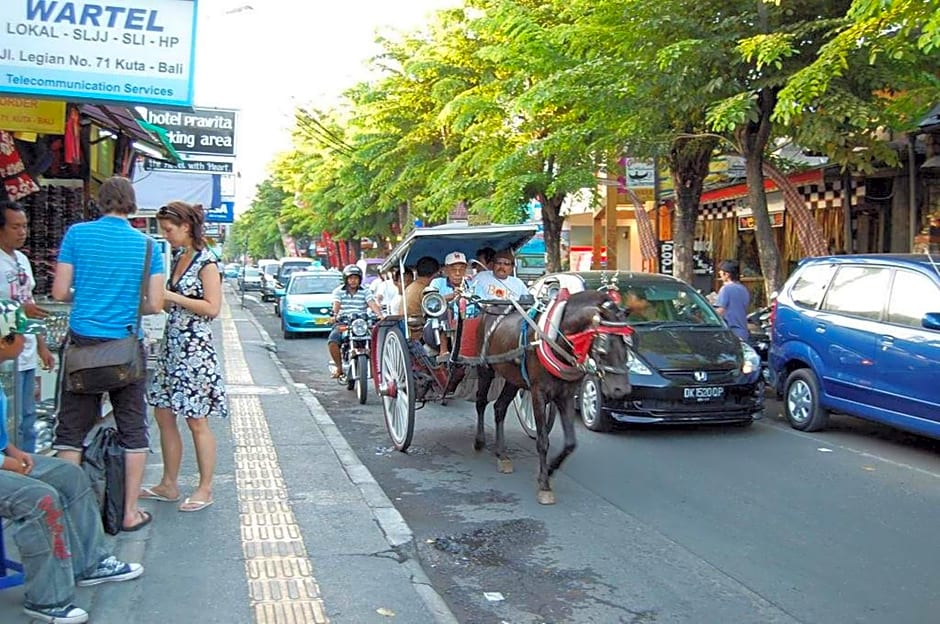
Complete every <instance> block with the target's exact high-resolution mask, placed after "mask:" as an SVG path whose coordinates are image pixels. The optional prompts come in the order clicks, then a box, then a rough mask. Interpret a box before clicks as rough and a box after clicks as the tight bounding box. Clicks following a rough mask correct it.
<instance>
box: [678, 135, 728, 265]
mask: <svg viewBox="0 0 940 624" xmlns="http://www.w3.org/2000/svg"><path fill="white" fill-rule="evenodd" d="M717 144H718V140H717V139H715V138H712V137H693V138H682V139H677V140H676V141H674V142H673V144H672V149H670V151H669V169H670V171H671V172H672V184H673V187H674V188H675V193H676V214H675V218H674V219H673V221H672V239H673V245H674V252H675V256H674V258H673V260H674V263H675V264H674V269H673V275H675V276H676V277H678V278H679V279H681V280H684V281H686V282H689V283H691V282H692V275H693V272H692V269H693V264H692V256H693V244H694V242H695V223H696V221H697V220H698V213H699V201H700V200H701V198H702V185H703V184H704V182H705V178H706V177H707V176H708V164H709V162H711V158H712V152H713V151H714V149H715V146H716V145H717Z"/></svg>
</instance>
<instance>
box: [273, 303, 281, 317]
mask: <svg viewBox="0 0 940 624" xmlns="http://www.w3.org/2000/svg"><path fill="white" fill-rule="evenodd" d="M274 316H276V317H278V318H280V316H281V308H280V306H278V305H277V304H276V303H275V304H274Z"/></svg>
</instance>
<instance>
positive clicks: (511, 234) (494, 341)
mask: <svg viewBox="0 0 940 624" xmlns="http://www.w3.org/2000/svg"><path fill="white" fill-rule="evenodd" d="M536 231H537V227H536V226H535V225H528V224H527V225H486V226H465V225H462V226H456V225H447V226H439V227H435V228H425V229H416V230H414V231H413V232H411V233H410V234H409V235H408V237H407V238H405V240H404V241H402V242H401V243H400V244H399V245H398V246H397V247H396V248H395V250H393V251H392V253H391V254H390V255H389V256H388V258H387V259H386V262H385V263H384V264H383V265H382V267H381V270H382V271H389V270H392V269H394V268H396V267H397V268H398V269H399V270H400V271H402V274H404V269H405V267H413V266H415V265H417V264H418V263H419V260H420V259H421V258H423V257H426V256H430V257H432V258H434V259H435V260H437V261H438V262H439V263H442V261H443V259H444V258H445V256H446V255H447V254H449V253H451V252H454V251H459V252H461V253H463V254H464V256H465V257H467V258H475V257H476V256H477V252H478V250H480V249H482V248H485V247H489V248H491V249H493V250H494V251H496V252H499V251H505V250H511V251H515V250H517V249H518V248H519V247H521V246H522V245H523V244H525V243H526V242H527V241H528V240H529V239H530V238H531V237H532V236H533V235H534V234H535V233H536ZM467 290H470V289H463V291H464V292H462V293H458V295H457V297H456V299H455V300H453V301H447V300H446V299H445V298H444V297H443V296H442V295H441V294H440V293H438V292H436V291H435V290H433V289H425V291H424V293H423V296H422V301H421V314H420V315H417V316H408V315H407V313H408V310H407V307H406V308H405V312H406V315H405V316H391V317H386V318H385V319H383V320H381V321H379V322H378V323H377V324H376V325H375V327H374V328H373V340H372V342H373V345H374V349H373V350H372V370H373V378H374V381H375V388H376V393H377V395H378V396H379V397H380V399H381V402H382V409H383V411H384V416H385V425H386V429H387V430H388V434H389V437H390V438H391V440H392V444H393V445H394V447H395V448H396V449H397V450H399V451H406V450H407V449H408V447H409V445H410V444H411V440H412V437H413V435H414V425H415V410H416V409H417V408H418V407H420V406H423V405H425V404H426V403H427V402H428V401H439V402H441V403H446V402H447V401H448V400H450V399H451V398H452V397H454V396H455V394H454V393H455V391H457V390H458V388H460V389H461V390H462V391H463V392H462V393H461V394H462V395H463V396H469V394H470V393H472V394H474V395H475V398H476V400H475V405H476V412H477V429H476V438H475V440H474V444H473V446H474V449H475V450H477V451H480V450H482V449H483V448H484V446H485V433H484V425H483V416H484V410H485V409H486V405H487V404H488V403H489V402H491V398H492V397H490V392H489V391H490V389H491V384H492V382H493V381H494V379H496V378H497V377H498V378H500V379H501V380H502V381H503V384H502V386H498V387H497V388H494V394H495V392H496V390H498V396H496V397H495V404H494V408H493V414H494V421H495V430H496V431H495V447H494V453H495V455H496V457H497V466H498V469H499V471H500V472H512V470H513V468H512V462H511V460H510V458H509V456H508V454H507V452H506V445H505V438H504V434H503V423H504V420H505V417H506V412H507V411H508V409H509V407H510V406H514V407H515V411H516V414H517V416H518V417H519V420H520V423H521V424H522V426H523V429H524V430H526V433H528V434H529V435H530V436H531V437H534V438H535V439H536V441H537V442H536V449H537V452H538V457H539V475H538V500H539V502H540V503H543V504H551V503H554V501H555V498H554V493H553V492H552V489H551V485H550V477H551V474H552V473H553V472H554V471H555V470H557V469H558V468H559V467H560V466H561V464H562V462H563V461H564V459H565V458H566V457H567V456H568V455H570V454H571V452H573V450H574V448H575V433H574V425H573V416H572V414H573V411H574V395H575V393H576V391H577V388H578V385H579V384H580V381H581V379H582V378H583V377H584V375H585V374H586V373H590V374H592V375H595V376H596V377H597V378H598V380H599V381H600V383H601V386H602V390H603V392H604V393H605V395H607V396H611V397H615V398H620V397H622V396H625V395H626V394H627V393H628V392H629V391H630V385H629V376H628V371H627V367H626V362H627V357H628V356H627V349H628V345H629V342H630V334H631V333H632V329H631V328H630V327H629V326H628V325H627V323H626V314H625V312H624V310H623V308H622V306H621V305H620V299H619V294H618V293H617V292H616V289H615V288H612V289H611V290H607V289H606V288H605V289H602V290H599V291H585V292H578V293H574V294H569V293H567V291H564V292H561V293H559V294H558V295H557V296H556V297H554V298H553V299H551V300H548V301H539V302H536V301H534V300H532V297H531V296H528V295H525V296H524V297H520V298H519V300H518V301H517V300H514V299H511V298H507V299H488V300H487V299H480V298H478V297H477V296H475V295H473V294H470V293H468V292H466V291H467ZM526 299H528V300H529V301H526ZM452 306H453V307H452ZM454 308H456V310H454ZM471 308H472V309H473V313H470V312H469V309H471ZM448 316H449V317H451V318H452V321H451V322H449V323H448V324H446V325H443V326H442V324H441V320H442V319H443V318H445V317H448ZM434 327H437V328H438V329H437V330H436V331H438V332H441V331H443V332H444V333H446V337H447V339H448V340H447V344H448V345H449V346H450V348H449V350H448V355H447V357H446V358H443V359H442V358H440V357H438V356H437V355H436V354H435V353H433V352H432V351H430V350H429V346H428V341H426V340H424V339H423V338H424V337H425V336H426V335H427V333H426V329H427V328H434ZM442 327H443V328H444V329H443V330H442V329H441V328H442ZM431 342H432V343H433V341H431ZM556 414H557V415H558V417H559V419H560V420H561V423H562V426H563V427H564V447H563V449H562V451H561V452H560V453H559V454H558V455H557V456H555V457H554V458H553V459H552V460H551V461H550V462H549V461H548V458H547V455H548V447H549V441H548V434H549V431H550V429H551V425H552V422H553V421H554V419H555V415H556Z"/></svg>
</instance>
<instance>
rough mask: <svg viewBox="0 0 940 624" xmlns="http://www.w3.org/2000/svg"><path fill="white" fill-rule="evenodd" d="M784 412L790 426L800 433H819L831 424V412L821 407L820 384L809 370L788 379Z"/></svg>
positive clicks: (799, 372)
mask: <svg viewBox="0 0 940 624" xmlns="http://www.w3.org/2000/svg"><path fill="white" fill-rule="evenodd" d="M783 398H784V403H783V410H784V413H785V414H786V416H787V420H788V421H790V426H791V427H793V428H794V429H798V430H800V431H819V430H820V429H825V428H826V425H828V424H829V411H828V410H826V409H823V408H822V407H820V405H819V382H818V381H816V375H814V374H813V371H811V370H810V369H808V368H798V369H797V370H795V371H793V372H792V373H790V376H789V377H787V383H786V390H785V391H784V395H783Z"/></svg>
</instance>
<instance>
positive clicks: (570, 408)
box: [548, 388, 578, 476]
mask: <svg viewBox="0 0 940 624" xmlns="http://www.w3.org/2000/svg"><path fill="white" fill-rule="evenodd" d="M555 407H557V408H558V415H559V416H560V417H561V425H562V427H563V429H564V432H565V446H564V448H562V449H561V453H559V454H558V456H557V457H555V459H553V460H552V464H551V466H550V467H549V469H548V476H552V473H554V472H555V471H556V470H558V469H559V468H561V464H562V463H563V462H564V461H565V458H566V457H568V456H569V455H571V454H572V453H573V452H574V449H575V447H576V446H577V445H578V443H577V440H575V434H574V420H573V419H572V414H573V413H574V392H573V388H572V392H562V393H560V394H559V395H558V396H556V397H555Z"/></svg>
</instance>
